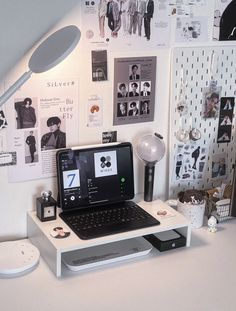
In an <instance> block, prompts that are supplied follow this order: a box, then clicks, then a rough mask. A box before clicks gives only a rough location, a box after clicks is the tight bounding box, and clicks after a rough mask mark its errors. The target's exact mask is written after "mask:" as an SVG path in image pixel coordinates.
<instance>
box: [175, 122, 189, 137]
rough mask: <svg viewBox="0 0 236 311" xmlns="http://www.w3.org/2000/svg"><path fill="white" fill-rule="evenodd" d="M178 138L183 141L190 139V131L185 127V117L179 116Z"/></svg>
mask: <svg viewBox="0 0 236 311" xmlns="http://www.w3.org/2000/svg"><path fill="white" fill-rule="evenodd" d="M176 138H177V140H178V141H180V142H182V143H186V142H187V141H188V140H189V131H188V130H185V129H184V128H183V118H182V116H180V118H179V129H178V131H177V132H176Z"/></svg>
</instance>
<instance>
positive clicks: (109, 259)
mask: <svg viewBox="0 0 236 311" xmlns="http://www.w3.org/2000/svg"><path fill="white" fill-rule="evenodd" d="M151 249H152V245H151V244H150V243H149V242H148V241H146V240H145V239H144V238H143V237H138V238H133V239H128V240H122V241H118V242H113V243H108V244H103V245H97V246H93V247H88V248H84V249H78V250H76V251H71V252H66V253H64V254H62V261H63V262H64V264H65V265H66V267H67V268H68V269H69V270H71V271H80V270H84V269H88V268H93V267H98V266H101V265H105V264H110V263H115V262H119V261H123V260H127V259H131V258H135V257H139V256H144V255H147V254H148V253H149V252H150V251H151Z"/></svg>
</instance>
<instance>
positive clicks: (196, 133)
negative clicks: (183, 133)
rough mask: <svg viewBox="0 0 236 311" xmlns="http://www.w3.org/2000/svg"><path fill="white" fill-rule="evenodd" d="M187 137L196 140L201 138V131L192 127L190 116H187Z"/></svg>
mask: <svg viewBox="0 0 236 311" xmlns="http://www.w3.org/2000/svg"><path fill="white" fill-rule="evenodd" d="M189 128H190V129H189V139H190V140H192V141H197V140H199V139H201V137H202V133H201V131H200V130H199V129H197V128H196V127H193V118H192V116H191V117H190V118H189Z"/></svg>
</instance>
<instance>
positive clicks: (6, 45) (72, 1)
mask: <svg viewBox="0 0 236 311" xmlns="http://www.w3.org/2000/svg"><path fill="white" fill-rule="evenodd" d="M1 2H4V6H2V5H1V15H3V16H4V18H3V19H0V29H1V31H2V30H3V29H5V35H4V36H3V37H2V36H0V37H1V42H0V54H1V59H2V60H3V59H4V64H2V63H1V65H0V84H1V83H2V82H3V81H4V79H6V78H7V79H8V80H12V81H14V80H15V79H17V78H18V77H19V73H20V74H21V73H22V71H23V70H25V68H27V61H28V58H29V55H30V51H29V49H30V48H31V47H32V46H33V45H34V43H35V42H37V41H38V40H39V38H40V37H41V36H42V35H43V34H44V33H45V32H46V31H47V29H50V32H52V31H53V30H54V29H58V28H59V26H65V25H68V24H75V25H78V26H79V22H80V21H79V18H78V17H79V5H78V4H79V3H80V1H79V0H66V1H63V0H60V1H59V0H49V1H46V0H45V1H42V0H41V1H36V0H34V1H31V0H21V1H17V0H11V1H3V0H0V4H1ZM72 9H73V10H72ZM70 10H71V11H70ZM33 21H34V22H33ZM57 21H58V24H57V25H55V23H56V22H57ZM32 22H33V25H34V27H32V26H31V27H30V25H32ZM21 23H22V27H21ZM6 32H7V33H8V34H10V36H9V35H7V34H6ZM2 38H3V39H2ZM27 51H29V52H28V53H26V52H27ZM170 53H171V50H170V49H158V50H155V51H148V52H147V51H141V50H140V51H135V56H144V55H147V56H148V55H149V56H157V84H156V106H155V119H154V122H148V123H139V124H133V125H122V126H113V125H112V116H113V112H112V109H113V108H112V106H113V105H112V98H113V94H112V90H113V84H112V78H110V80H109V82H99V83H92V82H91V68H90V66H91V65H90V53H83V54H82V53H81V50H80V47H79V46H78V47H77V48H76V49H75V50H74V51H73V52H72V54H71V55H70V57H69V58H68V59H66V60H65V62H64V63H63V64H60V65H59V66H57V67H56V68H55V69H53V70H52V71H49V72H47V73H44V74H42V78H43V77H44V75H45V76H47V77H50V75H51V76H52V77H53V76H55V77H56V76H57V77H58V76H61V75H65V76H68V75H69V76H78V79H79V78H80V77H83V78H82V79H80V80H79V81H80V87H79V89H80V94H79V99H80V100H79V126H78V131H79V141H78V144H80V145H81V144H89V143H99V142H101V134H102V132H103V131H109V130H117V134H118V140H120V141H131V142H133V143H134V144H135V142H136V141H137V139H138V137H139V136H140V135H142V134H145V133H147V132H151V133H153V132H155V131H157V132H159V133H161V134H162V135H163V136H164V141H165V143H166V144H167V143H168V135H169V133H168V129H169V127H168V123H169V120H168V118H169V108H168V106H169V81H170ZM23 55H24V57H23V58H22V56H23ZM128 56H131V57H133V56H134V54H133V53H132V52H129V53H127V52H124V53H122V52H119V53H118V52H117V53H115V52H112V53H109V54H108V68H109V77H113V59H114V58H115V57H128ZM18 60H21V61H20V63H18V64H16V63H17V61H18ZM78 60H79V61H78ZM75 64H78V65H75ZM14 65H15V67H14ZM10 68H13V69H12V71H11V72H10V73H9V74H8V76H6V71H7V70H9V69H10ZM88 90H92V92H93V93H94V94H100V95H101V96H102V97H103V101H104V116H103V126H102V127H99V128H88V127H87V126H86V121H87V110H86V109H87V99H88V97H87V96H88ZM89 92H91V91H89ZM89 95H91V94H90V93H89ZM0 135H2V136H4V135H6V132H5V131H4V130H2V131H1V133H0ZM4 139H5V140H7V137H4ZM4 148H6V146H4ZM168 175H169V172H168V150H167V154H166V156H165V158H164V159H162V161H161V162H160V163H159V164H158V165H157V166H156V175H155V188H154V194H155V196H158V197H160V198H161V199H166V196H167V189H168ZM0 176H1V178H0V198H1V199H0V240H7V239H12V238H21V237H25V236H26V235H27V227H26V213H27V211H28V210H32V209H34V208H35V198H36V197H38V196H39V195H40V193H41V191H42V190H44V189H51V190H52V191H53V193H54V196H56V179H55V178H50V179H40V180H35V181H29V182H22V183H9V182H8V172H7V167H2V168H0ZM135 178H136V185H135V186H136V192H141V191H142V189H143V165H142V163H140V161H139V160H138V159H137V158H136V156H135Z"/></svg>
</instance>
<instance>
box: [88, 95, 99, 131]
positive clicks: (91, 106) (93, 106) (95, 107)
mask: <svg viewBox="0 0 236 311" xmlns="http://www.w3.org/2000/svg"><path fill="white" fill-rule="evenodd" d="M102 108H103V102H102V98H101V97H99V96H98V95H92V96H90V97H89V99H88V123H87V126H88V127H99V126H102V116H103V109H102Z"/></svg>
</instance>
